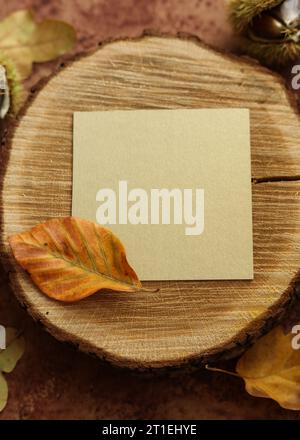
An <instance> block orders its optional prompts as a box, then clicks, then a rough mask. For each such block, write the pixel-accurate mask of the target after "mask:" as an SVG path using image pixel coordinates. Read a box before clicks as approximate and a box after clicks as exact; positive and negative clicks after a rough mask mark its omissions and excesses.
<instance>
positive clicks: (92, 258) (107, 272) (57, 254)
mask: <svg viewBox="0 0 300 440" xmlns="http://www.w3.org/2000/svg"><path fill="white" fill-rule="evenodd" d="M9 243H10V246H11V248H12V251H13V254H14V256H15V258H16V260H17V261H18V263H19V264H20V265H21V266H22V267H23V268H24V269H25V270H27V271H28V272H29V274H30V276H31V278H32V280H33V282H34V283H35V284H36V285H37V286H38V287H39V288H40V289H41V290H42V292H44V293H45V294H46V295H48V296H49V297H51V298H55V299H56V300H59V301H78V300H80V299H82V298H85V297H87V296H89V295H92V294H93V293H95V292H97V291H98V290H101V289H110V290H116V291H123V292H134V291H137V290H139V289H140V288H141V283H140V281H139V279H138V277H137V275H136V273H135V272H134V270H133V269H132V268H131V267H130V265H129V264H128V262H127V259H126V254H125V249H124V246H123V245H122V243H121V242H120V240H119V239H118V238H117V237H116V236H115V235H114V234H113V233H112V232H111V231H109V230H108V229H106V228H103V227H101V226H99V225H97V224H96V223H93V222H91V221H88V220H82V219H79V218H74V217H65V218H54V219H51V220H48V221H47V222H45V223H42V224H39V225H37V226H35V227H34V228H32V229H31V230H29V231H26V232H23V233H21V234H17V235H14V236H12V237H10V238H9Z"/></svg>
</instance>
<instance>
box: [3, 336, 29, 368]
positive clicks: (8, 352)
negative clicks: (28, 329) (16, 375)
mask: <svg viewBox="0 0 300 440" xmlns="http://www.w3.org/2000/svg"><path fill="white" fill-rule="evenodd" d="M24 350H25V340H24V338H23V336H21V335H20V333H19V332H18V331H17V330H16V329H14V328H7V329H6V348H5V350H0V371H2V372H3V373H10V372H11V371H13V370H14V368H15V366H16V365H17V362H18V361H19V359H21V357H22V356H23V353H24Z"/></svg>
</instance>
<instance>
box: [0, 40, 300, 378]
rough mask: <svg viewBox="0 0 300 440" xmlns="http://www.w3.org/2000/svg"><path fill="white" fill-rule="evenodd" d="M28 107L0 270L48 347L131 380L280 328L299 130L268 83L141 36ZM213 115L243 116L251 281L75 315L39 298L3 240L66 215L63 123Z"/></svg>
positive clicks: (295, 230) (291, 250)
mask: <svg viewBox="0 0 300 440" xmlns="http://www.w3.org/2000/svg"><path fill="white" fill-rule="evenodd" d="M32 95H34V96H33V97H32V98H31V103H30V105H28V106H27V108H26V109H25V111H24V112H23V115H22V117H20V118H19V121H18V122H17V123H16V127H15V129H14V131H13V133H12V135H11V136H10V137H9V139H8V142H7V146H6V149H7V152H6V157H5V158H4V159H3V163H2V169H3V178H2V208H1V240H2V244H3V246H4V252H2V259H3V261H4V263H5V265H6V267H8V268H9V270H10V279H11V283H12V286H13V289H14V291H15V293H16V294H17V296H18V298H19V300H20V301H21V302H22V303H23V304H24V305H25V306H26V307H27V308H28V311H29V312H30V314H31V315H32V316H33V317H34V318H35V319H36V320H38V321H40V322H41V323H42V324H43V325H44V326H45V327H46V328H47V329H48V330H49V331H50V332H51V333H52V334H53V335H54V336H55V337H57V338H58V339H60V340H64V341H69V342H72V343H74V344H76V345H78V346H79V348H80V349H82V350H84V351H88V352H92V353H95V354H96V355H98V356H99V357H101V358H106V359H108V360H110V361H112V362H114V363H116V364H118V365H122V366H128V367H132V368H141V369H142V368H146V367H162V366H174V365H181V364H183V363H186V362H193V361H194V362H208V361H212V360H216V359H217V358H219V357H222V356H223V357H224V356H230V355H232V354H234V353H237V350H239V349H240V348H243V347H244V346H246V345H247V343H249V342H251V341H252V340H254V338H256V337H258V336H259V335H260V334H262V333H263V332H264V331H266V329H267V328H269V327H270V326H271V325H272V324H273V323H274V322H275V321H276V320H278V319H279V318H280V317H281V316H282V314H283V313H284V311H285V310H286V309H287V307H288V306H289V305H290V304H291V303H292V300H293V298H294V297H295V291H296V289H295V281H296V279H297V277H298V275H299V267H300V203H299V194H300V181H299V180H298V179H299V176H300V148H299V139H300V125H299V119H298V115H297V113H296V106H294V105H293V103H292V100H291V98H290V97H289V96H288V95H287V92H286V90H285V88H284V85H283V84H282V81H281V80H280V79H279V77H277V76H275V75H273V74H271V73H270V72H269V71H267V70H265V69H263V68H261V67H259V66H258V65H256V64H252V63H250V62H247V61H241V60H240V59H237V58H234V57H229V56H225V55H222V54H219V53H216V52H214V51H212V50H210V49H208V48H206V47H203V46H202V45H201V44H199V43H198V42H196V41H192V40H191V39H177V38H159V37H150V36H148V37H144V38H142V39H139V40H136V41H118V42H113V43H110V44H106V45H104V46H103V47H102V48H99V50H97V51H96V52H94V53H92V54H90V55H88V56H84V57H82V58H79V59H77V60H76V61H74V62H72V63H70V64H69V65H68V66H67V67H65V68H63V69H61V71H60V72H58V73H57V74H55V75H54V76H53V77H52V78H51V79H50V80H49V81H48V82H47V83H46V84H45V86H44V87H43V88H41V90H40V91H39V92H38V93H37V92H35V91H33V92H32ZM220 107H221V108H222V107H247V108H250V112H251V143H252V175H253V216H254V265H255V278H254V280H253V281H198V282H172V281H170V282H158V283H146V285H147V286H157V287H159V288H160V291H159V292H157V293H155V294H153V293H147V292H141V293H139V294H138V295H137V294H125V295H124V293H118V292H102V293H101V292H100V293H97V294H95V295H93V296H91V297H89V298H87V299H85V300H83V301H81V302H79V303H75V304H63V303H59V302H56V301H53V300H51V299H49V298H47V297H46V296H45V295H43V294H42V293H41V292H40V291H39V290H38V289H37V288H36V287H35V286H34V285H33V284H32V282H31V281H30V278H29V276H28V275H27V274H26V273H25V272H24V271H23V270H21V269H20V268H19V266H18V265H17V264H16V263H15V261H14V260H13V258H12V254H11V251H10V249H9V247H8V245H7V237H8V236H9V235H12V234H15V233H17V232H20V231H24V230H26V229H28V228H31V227H32V226H34V225H36V224H37V223H39V222H42V221H45V220H46V219H49V218H51V217H57V216H69V215H70V214H71V191H72V115H73V112H74V111H96V110H114V109H145V108H151V109H154V108H169V109H172V108H220ZM232 173H234V169H233V170H232ZM217 251H218V250H217V249H216V252H217Z"/></svg>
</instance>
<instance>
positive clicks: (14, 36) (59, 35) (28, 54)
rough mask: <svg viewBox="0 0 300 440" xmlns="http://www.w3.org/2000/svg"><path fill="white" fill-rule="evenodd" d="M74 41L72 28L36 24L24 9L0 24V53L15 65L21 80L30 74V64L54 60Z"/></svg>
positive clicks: (54, 22) (53, 22) (58, 23)
mask: <svg viewBox="0 0 300 440" xmlns="http://www.w3.org/2000/svg"><path fill="white" fill-rule="evenodd" d="M75 42H76V33H75V30H74V29H73V27H72V26H70V25H68V24H67V23H64V22H62V21H57V20H44V21H42V22H41V23H37V22H36V21H35V18H34V16H33V14H32V13H31V12H30V11H27V10H21V11H17V12H15V13H13V14H11V15H9V16H8V17H6V18H5V19H4V20H3V21H1V22H0V51H2V52H4V53H5V54H6V55H7V56H8V57H9V58H10V59H12V60H13V61H14V62H15V64H16V66H17V69H18V71H19V73H20V75H21V77H22V79H25V78H27V77H28V76H29V75H30V73H31V71H32V63H33V62H44V61H50V60H53V59H55V58H57V57H58V56H60V55H63V54H64V53H66V52H68V51H70V50H71V49H72V48H73V47H74V44H75Z"/></svg>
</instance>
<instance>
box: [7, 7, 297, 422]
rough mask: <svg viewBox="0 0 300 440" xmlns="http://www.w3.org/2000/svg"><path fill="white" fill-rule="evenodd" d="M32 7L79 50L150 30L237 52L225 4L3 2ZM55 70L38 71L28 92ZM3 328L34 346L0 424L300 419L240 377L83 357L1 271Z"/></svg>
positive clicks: (14, 376) (11, 378) (13, 378)
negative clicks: (52, 332) (64, 24)
mask: <svg viewBox="0 0 300 440" xmlns="http://www.w3.org/2000/svg"><path fill="white" fill-rule="evenodd" d="M27 7H30V8H32V9H33V10H34V11H35V12H36V14H37V15H38V17H40V18H42V17H53V18H59V19H63V20H66V21H68V22H70V23H71V24H73V26H74V27H75V28H76V29H77V31H78V36H79V43H78V46H77V48H76V51H80V50H85V49H88V48H91V47H93V46H95V45H96V44H97V43H98V42H100V41H103V40H105V39H108V38H116V37H122V36H124V37H125V36H126V37H128V36H131V37H133V36H138V35H140V34H141V32H142V31H143V30H144V29H155V30H159V31H161V32H166V33H172V34H175V33H177V32H187V33H190V34H195V35H197V36H199V37H200V38H201V39H202V40H204V41H205V42H207V43H208V44H210V45H213V46H216V47H219V48H222V49H226V50H232V49H234V47H235V41H236V40H235V39H234V37H233V35H232V33H231V31H230V26H229V25H228V24H227V23H226V14H225V8H224V4H223V1H222V0H119V1H117V0H9V1H4V0H1V8H0V18H2V17H4V16H5V15H7V14H9V13H10V12H12V11H14V10H17V9H21V8H27ZM56 64H57V62H52V63H47V64H46V65H42V66H38V67H36V68H35V71H34V74H33V76H32V77H31V79H30V80H29V81H28V82H27V87H30V86H31V85H32V84H34V83H35V82H36V81H37V80H38V79H39V78H41V77H43V76H45V75H48V74H50V73H51V72H52V71H53V69H54V68H55V65H56ZM0 323H1V324H4V325H12V326H16V327H18V328H24V330H25V337H26V340H27V350H26V353H25V356H24V358H23V359H22V360H21V362H20V363H19V365H18V366H17V368H16V369H15V371H14V372H13V373H11V374H9V375H7V376H6V377H7V380H8V382H9V389H10V398H9V403H8V405H7V407H6V409H5V410H4V412H3V413H1V414H0V419H79V418H80V419H105V418H106V419H109V418H114V419H137V418H141V419H155V418H156V419H166V418H170V419H178V418H182V419H236V418H247V419H278V418H284V419H295V418H296V419H300V414H299V413H297V412H292V411H286V410H283V409H281V408H280V407H279V406H278V405H277V404H276V403H275V402H272V401H270V400H266V399H257V398H253V397H250V396H249V395H248V394H247V393H246V392H245V391H244V385H243V382H242V381H241V380H239V379H238V378H234V377H230V376H226V375H222V374H218V373H210V372H207V371H203V370H200V369H199V370H198V371H194V372H193V373H191V372H190V373H187V372H185V373H180V374H179V373H176V374H174V373H172V374H168V375H166V374H165V375H157V374H156V375H154V376H150V375H149V374H148V375H144V374H142V373H132V372H129V371H126V370H118V369H115V368H114V367H112V366H110V365H108V364H103V363H101V362H100V361H99V360H97V359H93V358H90V357H88V356H87V355H85V354H82V353H78V352H76V351H75V350H74V349H73V348H71V347H68V346H67V345H64V344H62V343H59V342H57V341H56V340H55V339H53V338H52V337H51V336H49V335H48V334H47V333H46V332H45V331H44V330H42V329H41V328H40V327H39V325H38V324H36V323H34V322H33V321H32V319H31V318H30V317H29V316H27V314H26V312H24V311H23V310H21V309H20V307H19V305H18V303H17V301H16V299H15V298H14V295H13V293H12V292H11V290H10V288H9V287H8V283H7V278H6V275H4V273H3V272H1V271H0ZM229 367H230V368H233V365H231V364H230V365H229Z"/></svg>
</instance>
